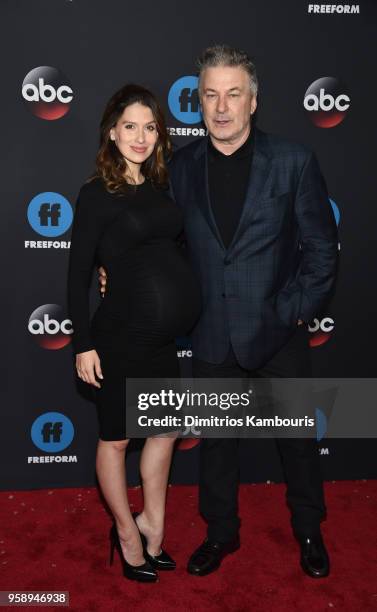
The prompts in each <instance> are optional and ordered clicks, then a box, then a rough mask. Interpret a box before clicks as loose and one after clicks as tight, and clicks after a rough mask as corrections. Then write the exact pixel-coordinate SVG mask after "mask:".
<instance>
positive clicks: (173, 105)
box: [168, 76, 202, 125]
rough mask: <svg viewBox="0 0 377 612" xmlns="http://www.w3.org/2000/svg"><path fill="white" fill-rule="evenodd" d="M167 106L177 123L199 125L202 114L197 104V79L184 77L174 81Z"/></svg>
mask: <svg viewBox="0 0 377 612" xmlns="http://www.w3.org/2000/svg"><path fill="white" fill-rule="evenodd" d="M168 105H169V109H170V112H171V114H172V115H173V117H175V118H176V119H178V121H181V122H182V123H186V124H188V125H192V124H193V123H200V121H201V120H202V113H201V111H200V103H199V92H198V77H196V76H184V77H181V78H179V79H178V80H177V81H175V83H173V85H172V86H171V88H170V91H169V94H168Z"/></svg>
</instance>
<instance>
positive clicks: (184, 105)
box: [179, 87, 199, 113]
mask: <svg viewBox="0 0 377 612" xmlns="http://www.w3.org/2000/svg"><path fill="white" fill-rule="evenodd" d="M189 104H190V112H192V113H197V112H198V110H199V94H198V90H197V89H189V88H188V87H185V88H184V89H182V91H181V95H180V96H179V108H180V110H181V113H188V112H189Z"/></svg>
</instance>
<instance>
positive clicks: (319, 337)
mask: <svg viewBox="0 0 377 612" xmlns="http://www.w3.org/2000/svg"><path fill="white" fill-rule="evenodd" d="M334 327H335V323H334V319H332V318H331V317H324V318H323V319H321V320H319V319H313V321H312V323H311V324H310V325H309V326H308V329H309V332H310V334H311V336H310V340H309V344H310V346H312V347H315V346H321V344H325V342H327V341H328V340H329V339H330V337H331V335H332V332H333V330H334Z"/></svg>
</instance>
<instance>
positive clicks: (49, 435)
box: [31, 412, 75, 453]
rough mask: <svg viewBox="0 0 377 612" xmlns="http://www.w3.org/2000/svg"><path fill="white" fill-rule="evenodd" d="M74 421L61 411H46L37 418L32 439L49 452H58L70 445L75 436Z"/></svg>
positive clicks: (32, 429) (38, 446)
mask: <svg viewBox="0 0 377 612" xmlns="http://www.w3.org/2000/svg"><path fill="white" fill-rule="evenodd" d="M74 433H75V430H74V427H73V425H72V421H71V420H70V419H69V418H68V417H66V416H65V415H64V414H62V413H61V412H45V414H41V415H40V416H39V417H38V418H37V419H35V421H34V423H33V425H32V427H31V439H32V440H33V442H34V444H35V446H36V447H37V448H40V449H41V450H43V451H46V452H49V453H51V452H52V453H58V452H59V451H62V450H64V449H65V448H67V446H69V445H70V444H71V442H72V440H73V437H74Z"/></svg>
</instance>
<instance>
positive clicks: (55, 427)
mask: <svg viewBox="0 0 377 612" xmlns="http://www.w3.org/2000/svg"><path fill="white" fill-rule="evenodd" d="M62 433H63V423H62V422H61V421H60V422H59V421H56V422H55V423H51V422H48V421H47V422H45V423H44V424H43V427H42V429H41V434H42V439H43V442H44V443H45V444H46V443H47V442H51V436H52V442H57V443H59V442H60V439H61V437H62Z"/></svg>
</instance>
